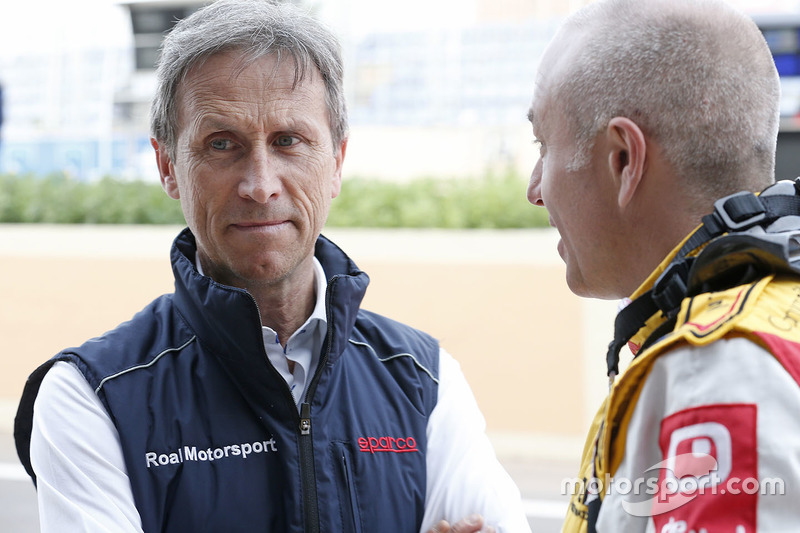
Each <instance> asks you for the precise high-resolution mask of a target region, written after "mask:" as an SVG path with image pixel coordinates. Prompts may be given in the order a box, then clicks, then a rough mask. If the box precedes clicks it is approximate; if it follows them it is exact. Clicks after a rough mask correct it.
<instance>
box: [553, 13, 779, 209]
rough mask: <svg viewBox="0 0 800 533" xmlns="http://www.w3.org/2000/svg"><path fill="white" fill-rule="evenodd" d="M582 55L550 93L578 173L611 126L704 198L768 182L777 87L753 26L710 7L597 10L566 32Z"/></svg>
mask: <svg viewBox="0 0 800 533" xmlns="http://www.w3.org/2000/svg"><path fill="white" fill-rule="evenodd" d="M565 28H569V29H570V30H572V31H574V32H575V33H570V35H575V36H576V38H578V39H581V41H582V43H583V44H584V46H582V48H581V50H580V51H579V52H578V53H577V54H576V57H573V58H572V59H573V62H572V63H571V64H570V66H569V67H568V74H565V75H564V76H562V77H560V84H559V86H558V87H556V88H554V90H555V94H557V95H558V98H559V99H560V100H561V102H562V105H563V107H562V111H564V112H566V113H567V114H568V116H570V117H571V120H572V121H573V123H572V126H573V127H574V128H575V131H574V133H575V134H576V136H577V138H578V142H579V144H578V146H579V156H578V157H579V159H578V160H576V161H575V162H574V165H575V166H581V165H582V164H583V163H585V161H586V158H588V153H589V151H590V150H591V148H592V146H593V139H594V138H595V137H596V135H597V134H598V133H599V132H601V131H603V130H604V129H605V128H606V127H607V126H608V123H609V121H610V120H611V119H612V118H613V117H615V116H625V117H627V118H630V119H631V120H633V121H634V122H636V123H637V124H638V125H639V127H640V128H642V130H643V131H644V132H645V134H646V135H648V136H650V137H651V138H653V139H655V140H656V141H657V142H659V144H660V146H661V147H662V149H663V150H664V154H665V156H666V158H667V160H668V161H670V162H671V164H672V165H673V167H674V170H675V172H676V173H678V175H680V176H682V178H683V179H684V182H683V183H684V184H685V185H686V186H688V187H691V190H693V191H696V192H698V193H701V194H702V195H705V196H707V197H717V196H721V195H724V194H729V193H731V192H734V191H737V190H740V189H761V188H763V187H765V186H767V185H769V184H770V183H771V182H772V181H773V180H774V171H775V148H776V141H777V134H778V126H779V119H780V81H779V78H778V73H777V70H776V68H775V64H774V61H773V59H772V55H771V53H770V50H769V48H768V46H767V44H766V41H765V40H764V37H763V35H762V34H761V32H760V30H759V29H758V27H757V26H756V24H755V23H754V22H753V21H752V20H751V19H750V18H748V17H747V16H746V15H744V14H742V13H740V12H739V11H737V10H735V9H734V8H732V7H731V6H729V5H728V4H726V3H724V2H722V1H719V0H607V1H606V0H599V1H597V2H594V3H592V4H589V5H588V6H586V7H585V8H583V9H582V10H581V11H579V12H578V13H576V14H575V15H574V16H573V17H571V18H570V19H569V20H568V21H567V23H566V24H565Z"/></svg>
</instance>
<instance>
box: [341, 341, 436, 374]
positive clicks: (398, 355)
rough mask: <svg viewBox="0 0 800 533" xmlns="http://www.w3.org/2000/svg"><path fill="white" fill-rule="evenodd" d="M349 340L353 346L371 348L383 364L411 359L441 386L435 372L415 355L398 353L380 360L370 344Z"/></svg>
mask: <svg viewBox="0 0 800 533" xmlns="http://www.w3.org/2000/svg"><path fill="white" fill-rule="evenodd" d="M349 340H350V342H352V343H353V344H356V345H358V346H366V347H367V348H369V351H370V352H372V355H374V356H375V358H376V359H378V361H380V362H382V363H385V362H387V361H391V360H392V359H397V358H398V357H410V358H411V360H412V361H414V364H415V365H416V366H417V368H419V369H420V370H422V371H423V372H425V373H426V374H428V376H429V377H430V378H431V379H432V380H433V382H434V383H436V384H437V385H438V384H439V379H438V378H436V377H434V376H433V372H431V371H430V370H428V369H427V368H426V367H425V366H424V365H423V364H422V363H420V362H419V361H418V360H417V358H416V357H415V356H414V355H413V354H410V353H398V354H394V355H390V356H389V357H385V358H380V357H378V354H377V352H376V351H375V349H374V348H373V347H372V346H370V345H369V344H367V343H366V342H358V341H354V340H353V339H349Z"/></svg>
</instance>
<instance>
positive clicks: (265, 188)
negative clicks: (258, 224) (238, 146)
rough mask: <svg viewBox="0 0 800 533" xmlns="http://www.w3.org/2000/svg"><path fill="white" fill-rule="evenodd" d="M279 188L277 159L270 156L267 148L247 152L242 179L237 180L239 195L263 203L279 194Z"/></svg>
mask: <svg viewBox="0 0 800 533" xmlns="http://www.w3.org/2000/svg"><path fill="white" fill-rule="evenodd" d="M280 190H281V180H280V176H279V172H278V165H277V161H275V160H274V157H270V154H269V149H268V148H259V149H254V150H252V151H251V152H250V153H249V154H248V157H247V160H246V162H245V167H244V173H243V176H242V180H241V181H240V182H239V195H240V196H241V197H242V198H249V199H251V200H253V201H255V202H258V203H260V204H264V203H266V202H267V201H268V200H269V199H270V198H271V197H272V196H277V195H278V194H280Z"/></svg>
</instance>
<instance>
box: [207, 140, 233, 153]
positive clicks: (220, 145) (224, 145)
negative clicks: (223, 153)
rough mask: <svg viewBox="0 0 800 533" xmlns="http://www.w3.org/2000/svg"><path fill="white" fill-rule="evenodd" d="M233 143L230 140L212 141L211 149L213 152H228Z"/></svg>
mask: <svg viewBox="0 0 800 533" xmlns="http://www.w3.org/2000/svg"><path fill="white" fill-rule="evenodd" d="M232 146H233V142H232V141H231V140H230V139H214V140H213V141H211V148H213V149H214V150H230V149H231V147H232Z"/></svg>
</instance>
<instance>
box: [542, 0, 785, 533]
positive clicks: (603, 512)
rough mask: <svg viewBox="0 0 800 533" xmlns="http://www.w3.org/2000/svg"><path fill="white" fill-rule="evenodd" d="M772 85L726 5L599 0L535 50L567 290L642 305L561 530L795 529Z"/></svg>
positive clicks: (762, 54)
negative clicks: (628, 354)
mask: <svg viewBox="0 0 800 533" xmlns="http://www.w3.org/2000/svg"><path fill="white" fill-rule="evenodd" d="M779 96H780V88H779V80H778V74H777V72H776V69H775V66H774V63H773V60H772V57H771V54H770V51H769V49H768V47H767V44H766V42H765V40H764V38H763V36H762V35H761V33H760V31H759V30H758V28H757V27H756V25H755V24H754V23H753V22H752V20H750V19H749V18H747V17H746V16H744V15H743V14H741V13H739V12H738V11H736V10H734V9H733V8H731V7H730V6H729V5H727V4H726V3H724V2H722V1H718V0H691V1H690V0H598V1H597V2H593V3H592V4H590V5H589V6H587V7H585V8H584V9H582V10H581V11H579V12H577V13H576V14H575V15H573V16H572V17H570V18H569V19H568V20H567V21H566V22H565V23H564V25H563V26H562V27H561V28H560V30H559V31H558V33H557V35H556V36H555V37H554V39H553V41H552V42H551V44H550V45H549V47H548V49H547V50H546V52H545V55H544V56H543V58H542V62H541V64H540V67H539V72H538V75H537V80H536V87H535V94H534V100H533V103H532V106H531V108H530V112H529V118H530V121H531V123H532V126H533V132H534V136H535V137H536V139H537V142H538V143H539V144H540V156H541V157H540V160H539V162H538V163H537V165H536V167H535V169H534V171H533V174H532V176H531V181H530V186H529V189H528V199H529V200H530V202H531V203H533V204H535V205H538V206H543V207H546V208H547V209H548V211H549V214H550V222H551V225H552V226H554V227H555V228H557V229H558V232H559V234H560V236H561V240H560V242H559V244H558V251H559V253H560V255H561V257H562V258H563V260H564V262H565V263H566V276H567V282H568V285H569V287H570V288H571V290H572V291H573V292H575V293H576V294H578V295H581V296H586V297H593V298H605V299H623V301H624V302H625V303H628V301H630V302H631V303H630V304H629V305H627V307H625V308H624V309H623V310H622V311H621V312H620V314H619V316H618V318H617V320H616V323H615V328H614V329H615V331H614V333H615V338H614V340H613V341H612V343H611V345H610V348H609V352H608V354H607V362H608V375H609V377H610V379H611V383H612V385H611V386H610V394H609V396H608V398H607V400H606V401H605V402H604V404H603V406H602V407H601V408H600V410H599V412H598V415H597V417H596V419H595V421H594V423H593V425H592V427H591V429H590V432H589V435H588V437H587V441H586V447H585V449H584V454H583V459H582V466H581V470H580V474H579V476H578V478H577V481H578V482H577V483H576V484H575V491H574V494H573V495H572V500H571V503H570V506H569V510H568V513H567V518H566V522H565V526H564V530H565V531H600V532H626V533H629V532H638V531H647V532H652V531H656V532H664V533H668V532H673V533H677V532H687V533H688V532H690V531H695V532H697V533H699V532H701V531H705V532H707V533H711V532H713V531H725V532H732V533H733V532H735V533H744V532H751V531H756V530H758V531H788V530H791V529H792V528H794V527H797V526H796V524H798V523H800V506H797V505H795V504H794V503H793V502H795V501H796V500H797V496H798V494H799V491H798V487H800V453H799V452H800V416H798V413H800V386H798V382H799V380H800V371H798V370H797V369H800V329H799V328H798V323H800V304H799V303H798V302H800V274H798V272H800V269H798V265H797V264H796V263H795V262H794V260H795V257H794V256H795V255H796V252H795V250H796V249H797V247H798V244H797V243H798V242H800V223H798V220H800V218H798V217H797V215H798V214H800V197H798V196H797V187H796V186H795V184H794V183H792V182H781V183H779V184H775V185H773V182H774V177H773V175H774V165H775V146H776V139H777V131H778V121H779ZM765 188H766V190H764V192H763V193H761V194H760V195H756V194H754V193H753V192H756V191H761V190H762V189H765ZM738 191H751V192H743V193H740V194H735V193H737V192H738ZM628 297H629V298H628ZM625 345H628V346H629V347H630V348H631V351H632V352H633V354H634V359H633V361H632V363H631V364H630V365H629V366H628V368H627V370H626V371H625V372H624V373H623V374H622V375H621V376H619V377H617V375H618V373H619V364H618V363H619V353H620V349H621V348H622V347H623V346H625ZM615 378H616V379H615Z"/></svg>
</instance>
